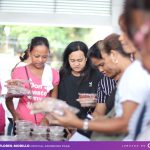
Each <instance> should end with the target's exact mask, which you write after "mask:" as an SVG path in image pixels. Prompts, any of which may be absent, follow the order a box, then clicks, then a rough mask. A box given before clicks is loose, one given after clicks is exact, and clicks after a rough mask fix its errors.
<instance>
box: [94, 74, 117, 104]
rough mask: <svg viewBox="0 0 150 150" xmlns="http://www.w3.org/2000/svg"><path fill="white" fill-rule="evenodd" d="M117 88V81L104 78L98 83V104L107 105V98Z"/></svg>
mask: <svg viewBox="0 0 150 150" xmlns="http://www.w3.org/2000/svg"><path fill="white" fill-rule="evenodd" d="M115 87H116V81H115V80H113V79H111V78H109V77H106V76H104V77H103V78H102V79H101V80H100V81H99V83H98V88H97V103H106V100H107V98H108V97H109V96H110V94H111V93H112V91H113V90H114V89H115Z"/></svg>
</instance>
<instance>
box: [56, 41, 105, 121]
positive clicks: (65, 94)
mask: <svg viewBox="0 0 150 150" xmlns="http://www.w3.org/2000/svg"><path fill="white" fill-rule="evenodd" d="M87 53H88V47H87V45H86V44H85V43H83V42H81V41H74V42H71V43H70V44H69V45H68V46H67V47H66V49H65V51H64V54H63V65H62V67H61V70H60V85H59V90H58V98H59V99H62V100H64V101H66V102H67V103H68V104H69V105H71V106H74V107H76V108H78V109H79V110H80V112H79V114H78V116H79V117H80V118H85V117H86V116H87V113H92V111H93V109H94V108H93V109H91V108H89V107H81V105H80V103H79V102H78V101H77V100H76V99H78V98H79V93H96V92H97V86H98V81H99V80H100V79H101V78H102V76H103V75H102V74H101V73H99V71H98V70H97V69H94V68H93V67H92V65H91V61H90V59H89V58H88V57H87Z"/></svg>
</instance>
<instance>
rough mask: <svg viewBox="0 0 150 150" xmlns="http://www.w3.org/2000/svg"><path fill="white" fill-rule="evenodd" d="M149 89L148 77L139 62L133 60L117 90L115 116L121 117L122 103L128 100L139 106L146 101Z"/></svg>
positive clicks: (149, 76)
mask: <svg viewBox="0 0 150 150" xmlns="http://www.w3.org/2000/svg"><path fill="white" fill-rule="evenodd" d="M149 89H150V75H149V74H148V72H147V71H146V70H145V69H144V68H143V66H142V64H141V62H140V61H139V60H135V61H134V62H133V63H132V64H131V65H130V66H129V67H128V68H127V69H126V71H125V72H124V74H123V76H122V78H121V80H120V82H119V84H118V88H117V93H116V100H115V110H116V116H117V117H119V116H122V114H123V108H122V103H123V102H125V101H127V100H130V101H133V102H135V103H138V104H141V103H143V101H145V100H146V98H147V95H148V93H149Z"/></svg>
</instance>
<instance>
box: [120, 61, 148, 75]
mask: <svg viewBox="0 0 150 150" xmlns="http://www.w3.org/2000/svg"><path fill="white" fill-rule="evenodd" d="M147 74H148V73H147V72H146V70H145V69H144V68H143V66H142V64H141V62H140V60H135V61H134V62H133V63H132V64H131V65H129V67H128V68H127V69H126V70H125V72H124V74H123V77H122V78H125V77H131V76H134V77H135V78H138V77H141V76H143V75H144V76H145V75H146V76H147Z"/></svg>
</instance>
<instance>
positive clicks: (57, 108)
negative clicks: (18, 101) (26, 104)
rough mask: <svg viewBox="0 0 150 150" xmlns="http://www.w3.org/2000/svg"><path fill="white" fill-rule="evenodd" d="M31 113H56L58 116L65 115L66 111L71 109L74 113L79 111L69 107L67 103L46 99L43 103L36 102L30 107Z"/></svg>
mask: <svg viewBox="0 0 150 150" xmlns="http://www.w3.org/2000/svg"><path fill="white" fill-rule="evenodd" d="M30 109H31V113H32V114H36V113H41V112H45V113H50V112H54V113H56V114H58V115H63V114H64V109H69V110H71V111H72V112H74V113H78V112H79V109H77V108H75V107H72V106H69V105H68V104H67V103H66V102H64V101H62V100H59V99H54V98H44V99H43V100H42V101H41V102H35V103H33V104H31V105H30Z"/></svg>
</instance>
